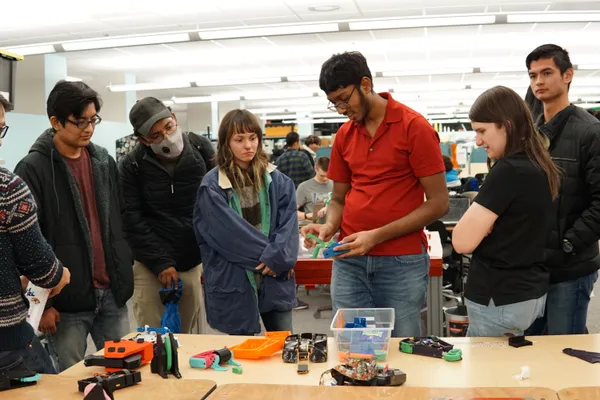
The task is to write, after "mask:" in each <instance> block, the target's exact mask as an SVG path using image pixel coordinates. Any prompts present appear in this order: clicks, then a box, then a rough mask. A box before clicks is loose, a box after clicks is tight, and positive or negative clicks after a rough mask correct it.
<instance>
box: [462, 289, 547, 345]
mask: <svg viewBox="0 0 600 400" xmlns="http://www.w3.org/2000/svg"><path fill="white" fill-rule="evenodd" d="M465 305H466V306H467V313H468V315H469V329H468V330H467V336H470V337H502V336H507V335H513V336H522V335H523V331H525V329H527V327H529V326H530V325H531V323H532V322H533V321H535V319H536V318H539V317H540V316H542V315H543V314H544V306H545V305H546V295H543V296H542V297H540V298H538V299H533V300H527V301H521V302H519V303H513V304H506V305H503V306H496V305H495V304H494V300H490V303H489V304H488V305H487V306H484V305H481V304H477V303H474V302H472V301H471V300H469V299H465Z"/></svg>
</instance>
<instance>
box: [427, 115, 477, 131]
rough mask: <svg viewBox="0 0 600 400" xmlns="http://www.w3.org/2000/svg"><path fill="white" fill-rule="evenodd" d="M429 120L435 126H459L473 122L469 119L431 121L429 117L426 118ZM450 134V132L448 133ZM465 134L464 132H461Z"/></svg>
mask: <svg viewBox="0 0 600 400" xmlns="http://www.w3.org/2000/svg"><path fill="white" fill-rule="evenodd" d="M426 118H427V120H428V121H429V122H431V123H434V124H458V123H467V122H471V120H470V119H468V118H457V119H430V118H429V117H426ZM440 133H446V132H440ZM448 133H450V132H448ZM461 133H464V132H461Z"/></svg>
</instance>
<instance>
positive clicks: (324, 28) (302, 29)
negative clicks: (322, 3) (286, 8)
mask: <svg viewBox="0 0 600 400" xmlns="http://www.w3.org/2000/svg"><path fill="white" fill-rule="evenodd" d="M338 31H339V26H338V24H337V23H327V24H305V25H282V26H264V27H260V28H241V29H224V30H211V31H199V32H198V33H199V34H200V38H201V39H203V40H218V39H233V38H248V37H257V36H277V35H298V34H307V33H324V32H338Z"/></svg>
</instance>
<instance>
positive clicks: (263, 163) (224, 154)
mask: <svg viewBox="0 0 600 400" xmlns="http://www.w3.org/2000/svg"><path fill="white" fill-rule="evenodd" d="M248 132H253V133H255V134H256V136H257V137H258V148H257V149H256V154H255V155H254V158H253V159H252V161H251V163H250V169H249V170H248V171H244V170H243V169H241V168H240V167H239V166H238V165H237V164H236V162H235V157H234V155H233V152H232V151H231V148H230V147H229V143H230V142H231V138H232V137H233V135H235V134H238V133H248ZM262 136H263V133H262V128H261V127H260V124H259V123H258V120H257V119H256V117H255V116H254V114H252V113H251V112H250V111H248V110H240V109H236V110H231V111H229V112H228V113H227V114H225V117H223V120H222V121H221V125H220V126H219V141H218V143H217V165H218V166H219V168H220V169H222V170H223V171H224V172H225V173H226V174H227V177H228V178H229V179H230V180H231V184H232V186H233V188H234V189H236V190H239V189H240V188H242V187H246V186H252V187H253V188H254V190H255V192H256V193H258V192H259V191H260V190H261V188H262V187H263V184H264V175H265V172H266V170H267V166H268V165H269V157H268V156H267V154H266V153H265V151H264V149H263V137H262Z"/></svg>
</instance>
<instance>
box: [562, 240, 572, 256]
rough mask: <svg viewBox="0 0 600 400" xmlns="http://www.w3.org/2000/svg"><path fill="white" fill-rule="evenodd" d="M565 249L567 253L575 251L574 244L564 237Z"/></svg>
mask: <svg viewBox="0 0 600 400" xmlns="http://www.w3.org/2000/svg"><path fill="white" fill-rule="evenodd" d="M562 247H563V251H564V252H565V253H567V254H571V253H572V252H573V244H571V242H569V239H563V245H562Z"/></svg>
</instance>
